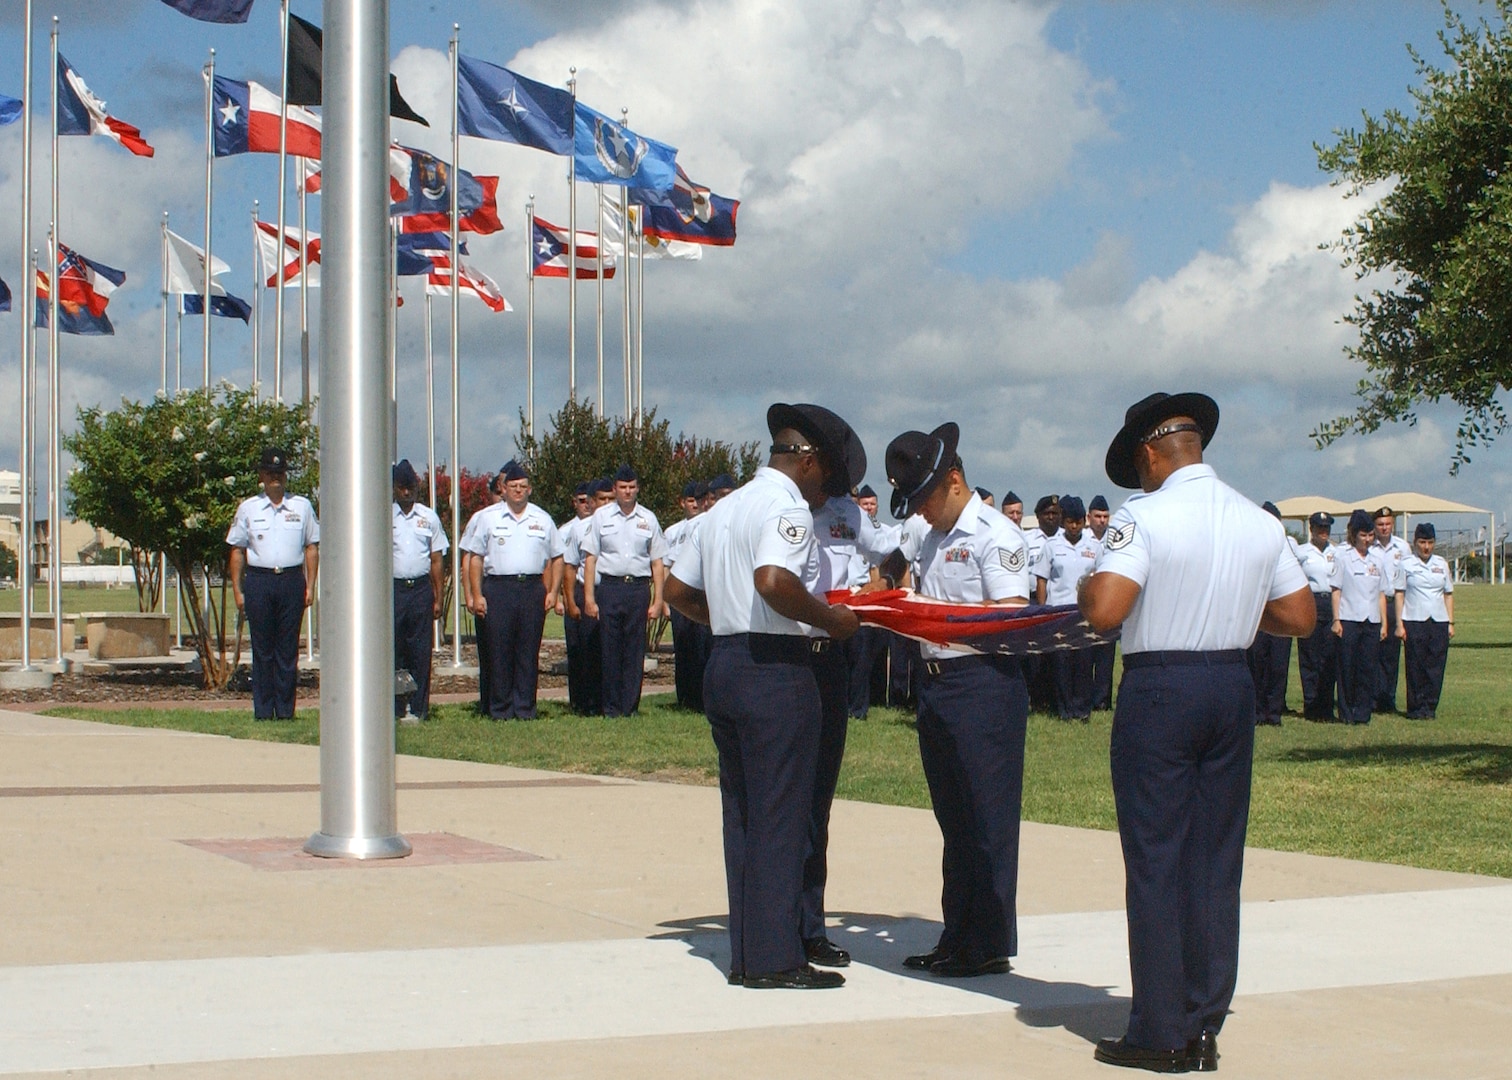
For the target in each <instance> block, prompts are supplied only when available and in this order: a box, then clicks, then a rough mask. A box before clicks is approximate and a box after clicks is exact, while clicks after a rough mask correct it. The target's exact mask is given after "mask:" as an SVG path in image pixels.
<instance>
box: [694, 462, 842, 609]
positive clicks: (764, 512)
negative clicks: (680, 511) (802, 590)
mask: <svg viewBox="0 0 1512 1080" xmlns="http://www.w3.org/2000/svg"><path fill="white" fill-rule="evenodd" d="M697 520H698V522H699V526H698V528H697V529H695V530H693V536H692V539H691V540H690V541H689V543H688V547H687V548H686V549H685V550H684V551H683V553H682V556H681V557H680V558H679V559H678V560H677V565H676V566H675V567H674V568H673V570H672V576H673V577H675V578H677V579H678V580H679V581H681V582H683V583H684V584H686V585H688V586H690V587H691V588H694V589H700V590H702V591H703V593H704V595H705V597H707V599H708V603H709V626H710V629H711V630H713V632H714V634H715V636H716V637H722V636H725V635H728V634H787V635H792V636H806V635H807V634H808V633H809V630H810V628H809V627H808V626H807V625H805V624H804V623H800V622H795V621H793V620H792V619H789V618H787V617H785V616H783V615H779V614H777V612H775V611H773V610H772V609H771V607H770V606H769V605H768V604H767V602H766V601H765V600H763V599H762V598H761V595H760V594H759V593H757V591H756V570H757V568H758V567H762V566H779V567H781V568H782V569H784V570H788V571H790V572H792V573H793V574H794V575H795V576H797V577H798V578H799V579H800V580H801V579H802V577H803V574H804V571H805V570H806V569H807V568H808V566H809V562H810V560H811V559H812V558H813V554H814V544H815V541H814V518H813V515H812V514H810V513H809V508H808V504H807V503H805V502H804V501H803V496H802V495H800V494H799V493H798V485H797V484H795V483H793V481H792V480H791V479H790V478H789V477H787V476H786V475H784V474H783V473H780V472H778V471H777V470H776V469H773V468H768V467H762V468H760V469H757V470H756V475H755V476H754V477H752V478H751V480H750V482H749V483H746V484H743V485H741V486H740V487H738V488H736V489H735V490H734V491H733V492H731V493H730V494H729V495H726V496H725V497H724V498H723V499H720V500H719V502H717V503H715V504H714V506H713V507H712V508H711V509H709V510H707V511H705V512H704V513H702V514H700V515H699V516H698V519H697Z"/></svg>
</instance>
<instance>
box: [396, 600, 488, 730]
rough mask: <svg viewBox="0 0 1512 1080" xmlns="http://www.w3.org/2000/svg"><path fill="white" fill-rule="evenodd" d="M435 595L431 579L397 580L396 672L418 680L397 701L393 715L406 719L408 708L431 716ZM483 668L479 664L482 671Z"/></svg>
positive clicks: (422, 716) (418, 714) (420, 714)
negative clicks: (399, 671) (432, 612)
mask: <svg viewBox="0 0 1512 1080" xmlns="http://www.w3.org/2000/svg"><path fill="white" fill-rule="evenodd" d="M434 604H435V593H433V592H432V591H431V579H430V575H429V574H427V575H425V576H424V577H418V578H412V579H405V578H395V579H394V669H395V670H396V671H397V670H398V669H400V668H403V669H404V670H405V671H408V672H409V673H410V675H412V676H413V677H414V679H415V689H414V690H413V691H411V692H410V694H409V696H408V697H407V698H406V697H404V696H398V697H395V698H394V715H395V716H403V715H404V709H405V706H406V705H408V706H409V711H410V712H411V713H413V714H414V715H416V716H418V717H419V718H420V719H422V720H424V719H425V718H426V716H427V715H429V713H430V681H431V645H432V642H433V635H434V626H435V623H434V622H433V621H432V619H431V610H432V608H433V606H434ZM481 667H482V665H479V668H480V670H481Z"/></svg>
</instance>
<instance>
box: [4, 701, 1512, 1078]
mask: <svg viewBox="0 0 1512 1080" xmlns="http://www.w3.org/2000/svg"><path fill="white" fill-rule="evenodd" d="M318 772H319V770H318V751H317V750H316V749H314V748H311V747H299V746H286V745H280V744H273V743H255V742H238V741H233V740H229V739H223V738H219V737H214V736H203V735H192V734H183V733H176V732H168V731H156V730H144V729H135V728H120V727H113V726H109V725H100V724H91V723H84V722H79V721H69V720H59V719H52V718H48V717H41V716H35V715H29V714H24V713H19V712H0V828H3V836H4V841H5V846H4V849H3V852H0V911H3V913H4V924H3V925H4V928H5V929H4V933H3V935H0V1075H5V1076H11V1075H44V1074H49V1073H51V1074H56V1073H58V1072H63V1071H69V1070H95V1071H92V1072H91V1073H90V1075H92V1076H102V1077H115V1076H122V1077H125V1076H131V1077H139V1076H141V1077H145V1076H147V1075H148V1074H149V1072H150V1073H151V1074H152V1075H153V1076H168V1077H174V1078H178V1077H183V1078H188V1077H303V1076H310V1077H315V1076H319V1077H383V1078H387V1077H394V1078H399V1077H404V1078H413V1077H499V1076H531V1077H535V1076H549V1077H558V1076H561V1077H567V1076H572V1077H576V1076H582V1077H602V1076H614V1077H675V1076H689V1077H703V1076H742V1077H744V1076H749V1077H770V1076H780V1075H800V1076H804V1075H815V1076H818V1075H823V1076H856V1077H893V1076H904V1077H911V1076H921V1077H922V1076H940V1077H977V1076H982V1077H987V1076H992V1077H1000V1076H1013V1077H1061V1076H1066V1077H1110V1076H1121V1075H1126V1074H1123V1073H1118V1072H1116V1071H1114V1070H1112V1069H1109V1068H1108V1067H1106V1066H1100V1065H1097V1064H1096V1063H1094V1062H1093V1060H1092V1056H1091V1042H1092V1041H1093V1040H1095V1039H1096V1038H1098V1037H1101V1036H1104V1035H1116V1034H1119V1033H1121V1032H1122V1030H1123V1025H1124V1020H1125V1016H1126V1013H1127V1009H1128V999H1127V995H1128V967H1127V956H1126V951H1125V939H1124V922H1123V912H1122V890H1123V880H1122V864H1121V860H1120V858H1119V852H1118V843H1117V838H1116V836H1114V835H1113V834H1109V833H1100V832H1092V831H1087V830H1077V829H1066V828H1058V827H1053V826H1035V825H1029V826H1026V827H1025V830H1024V843H1023V856H1022V869H1021V874H1020V878H1021V893H1020V911H1021V920H1020V937H1021V950H1020V956H1019V957H1018V959H1017V960H1016V961H1015V970H1014V973H1013V974H1011V975H1006V976H994V977H989V978H983V979H976V980H970V981H967V982H964V983H945V982H941V981H938V980H934V979H931V978H928V977H913V976H912V975H910V974H907V973H905V972H904V971H903V969H902V968H900V967H899V966H898V961H899V960H900V959H901V957H902V956H903V955H905V954H907V953H909V952H914V951H923V950H924V949H927V948H928V947H929V946H930V945H932V944H933V942H934V938H935V935H936V934H937V933H938V931H939V924H938V918H939V876H938V875H939V870H938V867H939V858H940V845H939V834H938V831H937V829H936V826H935V823H934V820H933V818H932V816H931V815H930V814H929V813H928V812H925V811H918V810H909V809H901V808H895V807H880V806H871V805H866V804H859V803H840V804H837V806H836V808H835V820H834V823H833V827H832V841H831V852H832V857H831V883H830V890H829V896H830V902H831V906H832V908H833V909H834V913H835V919H834V922H835V926H834V929H833V930H832V932H831V936H832V937H834V938H835V939H836V940H837V941H839V942H840V943H842V944H843V945H845V946H847V947H848V948H850V949H851V951H852V952H853V953H854V954H855V956H856V960H857V963H855V964H853V965H852V966H851V968H850V969H848V971H847V973H846V974H847V978H848V983H847V986H846V987H845V988H844V989H843V990H840V991H837V992H829V993H798V992H756V991H747V990H740V989H735V988H730V987H727V986H726V985H725V983H724V978H723V967H724V965H725V963H726V957H725V954H726V944H725V940H724V934H723V917H724V912H725V909H726V905H725V899H724V880H723V872H722V857H721V850H720V836H719V801H718V793H717V792H716V791H715V790H714V789H711V788H700V787H684V786H677V785H668V784H651V783H636V782H629V781H623V780H614V779H600V778H593V777H581V776H563V775H560V774H550V773H542V772H533V771H529V770H522V769H511V768H504V767H497V766H486V765H477V764H471V763H466V762H445V761H433V760H428V759H420V758H401V759H400V762H399V778H400V785H401V790H400V794H399V807H400V823H401V827H402V828H403V830H404V832H405V835H406V836H408V837H410V839H411V840H412V842H414V844H415V849H416V853H415V855H414V856H412V857H411V858H409V859H405V860H398V861H395V862H391V863H370V864H352V863H345V862H335V863H332V862H326V861H322V860H315V859H310V858H308V857H306V856H303V855H302V854H300V853H299V846H300V844H301V843H302V842H303V840H304V838H305V837H307V836H308V835H309V833H310V832H312V831H313V830H314V829H315V828H317V827H318V825H319V795H318V789H317V786H316V785H317V780H318ZM1245 903H1246V908H1245V913H1244V919H1245V924H1244V925H1245V929H1244V942H1243V953H1244V954H1243V959H1242V962H1241V971H1240V986H1239V995H1238V997H1237V999H1236V1001H1235V1004H1234V1015H1233V1016H1232V1017H1231V1018H1230V1020H1229V1023H1228V1026H1227V1027H1226V1028H1225V1030H1224V1033H1223V1035H1222V1037H1221V1040H1220V1043H1221V1049H1222V1052H1223V1059H1222V1062H1221V1066H1220V1067H1221V1070H1222V1071H1223V1072H1224V1073H1226V1074H1228V1075H1229V1076H1232V1077H1277V1076H1292V1075H1322V1076H1330V1077H1341V1078H1348V1077H1361V1078H1364V1077H1372V1078H1376V1077H1403V1078H1407V1077H1412V1078H1419V1077H1436V1076H1451V1075H1452V1076H1454V1077H1456V1078H1457V1080H1467V1078H1474V1077H1486V1078H1491V1077H1497V1078H1501V1077H1506V1076H1508V1075H1512V1065H1508V1064H1507V1063H1506V1062H1505V1061H1503V1053H1504V1052H1503V1049H1502V1047H1501V1045H1500V1038H1499V1037H1497V1036H1495V1034H1494V1033H1495V1032H1498V1031H1506V1030H1512V882H1507V881H1504V880H1502V879H1495V878H1479V877H1473V876H1468V875H1455V874H1445V873H1438V872H1432V871H1422V870H1413V869H1408V868H1403V867H1393V866H1382V865H1375V864H1367V863H1357V862H1349V861H1346V860H1339V859H1325V858H1316V857H1312V856H1304V855H1291V854H1283V853H1277V852H1268V851H1257V850H1252V851H1250V852H1249V853H1248V859H1247V865H1246V880H1245Z"/></svg>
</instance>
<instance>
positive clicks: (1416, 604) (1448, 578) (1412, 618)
mask: <svg viewBox="0 0 1512 1080" xmlns="http://www.w3.org/2000/svg"><path fill="white" fill-rule="evenodd" d="M1396 587H1397V591H1398V592H1400V593H1401V594H1402V621H1403V622H1448V621H1449V608H1448V606H1447V605H1446V604H1445V603H1444V596H1445V595H1446V594H1448V593H1452V592H1454V575H1453V574H1451V573H1450V572H1449V564H1448V563H1447V562H1446V561H1445V560H1444V558H1443V557H1442V556H1440V555H1430V556H1428V559H1427V561H1426V562H1425V561H1424V560H1422V559H1420V558H1418V557H1417V556H1416V555H1410V556H1408V557H1407V558H1405V559H1403V560H1402V563H1401V566H1400V567H1398V569H1397V580H1396Z"/></svg>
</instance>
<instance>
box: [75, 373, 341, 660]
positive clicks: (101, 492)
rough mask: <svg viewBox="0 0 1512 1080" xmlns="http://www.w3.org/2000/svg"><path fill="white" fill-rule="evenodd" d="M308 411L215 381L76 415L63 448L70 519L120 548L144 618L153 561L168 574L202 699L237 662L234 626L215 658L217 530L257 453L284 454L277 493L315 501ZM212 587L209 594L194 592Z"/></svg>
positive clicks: (248, 483) (248, 480) (154, 595)
mask: <svg viewBox="0 0 1512 1080" xmlns="http://www.w3.org/2000/svg"><path fill="white" fill-rule="evenodd" d="M313 409H314V405H313V403H312V404H309V405H284V404H281V403H280V402H277V401H269V400H258V395H257V393H256V392H255V391H254V390H251V389H248V390H240V389H237V388H236V387H234V386H232V385H231V384H229V383H225V382H222V383H221V384H220V385H218V386H216V387H214V388H212V389H210V390H185V391H182V392H180V393H179V394H177V395H176V396H167V395H163V394H159V395H158V396H157V397H155V398H153V399H152V400H151V401H147V402H140V401H126V400H122V402H121V405H120V408H117V409H113V410H111V411H109V412H106V411H105V410H104V409H102V408H100V407H99V406H96V407H93V408H88V409H84V408H81V409H80V410H79V411H78V426H77V429H76V430H75V431H74V433H73V434H72V435H69V436H67V437H66V438H65V439H64V440H63V447H64V449H65V450H67V451H68V453H69V454H70V455H72V457H73V459H74V461H75V467H74V469H73V471H72V472H70V473H69V476H68V494H69V496H70V501H71V507H70V512H71V514H72V515H73V516H74V517H76V518H79V519H81V520H83V521H87V522H89V523H90V524H91V525H94V526H96V527H98V528H102V529H107V530H109V531H110V532H112V533H114V534H115V535H116V536H119V537H120V538H121V539H122V540H124V541H126V542H127V543H128V544H130V545H131V551H132V566H133V569H134V571H135V573H136V583H137V599H138V604H139V606H140V607H141V609H142V610H143V611H150V610H152V609H153V608H155V607H156V605H157V601H158V598H159V596H160V595H161V590H162V587H163V582H162V581H161V576H160V574H159V571H158V568H159V566H160V561H159V559H158V554H159V553H161V554H163V555H165V556H166V557H167V561H168V565H169V566H170V567H171V568H172V569H173V571H174V572H176V573H177V574H178V575H179V580H180V581H181V582H182V583H183V591H184V596H183V599H184V609H185V615H186V617H187V618H188V619H189V621H190V624H191V626H192V629H193V634H194V639H195V647H196V649H197V651H198V654H199V660H200V664H201V666H202V669H203V673H204V674H203V677H204V685H205V687H206V688H207V689H218V688H220V687H223V686H225V685H226V683H227V682H228V681H229V680H230V678H231V674H232V672H233V671H234V670H235V667H236V663H237V661H238V660H239V659H240V650H241V633H240V627H239V626H238V627H237V628H236V633H235V638H236V642H235V644H236V656H235V657H232V658H230V659H228V658H227V655H226V653H227V629H228V628H227V625H226V622H227V613H228V603H227V601H228V598H229V587H228V586H229V583H228V582H227V581H226V560H227V556H228V554H229V549H228V548H227V546H226V531H227V530H228V529H229V528H230V526H231V519H232V518H233V517H234V516H235V513H236V507H237V504H238V503H240V502H241V500H242V499H244V498H246V497H248V496H249V495H254V494H256V493H257V491H258V490H259V486H258V478H257V462H258V459H259V457H260V456H261V453H262V448H263V447H265V446H278V447H281V448H282V449H284V450H285V451H286V452H287V453H288V455H289V480H288V490H289V491H290V492H291V493H294V494H298V495H306V496H309V497H310V499H311V500H312V501H313V500H314V499H315V497H316V495H315V493H316V490H317V488H318V487H319V482H320V462H319V456H318V450H319V440H318V436H317V432H316V430H315V427H314V425H313V424H312V423H311V422H310V416H311V413H312V410H313ZM217 581H218V582H219V588H214V587H213V586H212V587H211V589H210V590H209V591H208V592H202V590H204V589H205V586H206V584H207V582H217ZM229 610H230V611H232V612H234V611H235V607H234V606H231V607H229Z"/></svg>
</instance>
